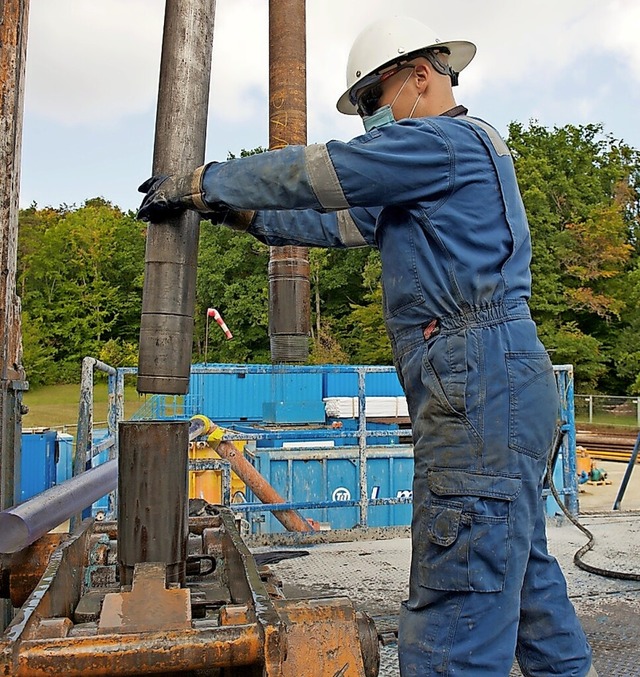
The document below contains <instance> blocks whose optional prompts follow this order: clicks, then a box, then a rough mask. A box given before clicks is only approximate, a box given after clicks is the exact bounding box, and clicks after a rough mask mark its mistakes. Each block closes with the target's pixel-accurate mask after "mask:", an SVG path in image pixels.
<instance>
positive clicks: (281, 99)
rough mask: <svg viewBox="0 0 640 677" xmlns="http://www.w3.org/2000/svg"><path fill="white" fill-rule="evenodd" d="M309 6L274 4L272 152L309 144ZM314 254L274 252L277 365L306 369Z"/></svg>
mask: <svg viewBox="0 0 640 677" xmlns="http://www.w3.org/2000/svg"><path fill="white" fill-rule="evenodd" d="M305 23H306V10H305V0H269V148H270V149H271V150H274V149H276V148H283V147H284V146H288V145H289V144H295V145H305V144H306V143H307V93H306V86H307V73H306V51H307V47H306V35H305ZM310 297H311V292H310V283H309V251H308V249H307V248H306V247H294V246H286V247H271V248H270V250H269V337H270V341H271V361H272V362H273V363H276V364H277V363H294V364H295V363H302V364H303V363H305V362H306V361H307V357H308V356H309V333H310V327H311V320H310V314H311V306H310Z"/></svg>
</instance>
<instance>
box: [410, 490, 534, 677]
mask: <svg viewBox="0 0 640 677" xmlns="http://www.w3.org/2000/svg"><path fill="white" fill-rule="evenodd" d="M460 479H462V478H460ZM493 480H494V481H495V480H497V478H496V477H493ZM498 481H499V480H498ZM420 484H422V483H421V482H420V480H416V482H415V483H414V490H417V493H418V494H420V493H422V492H421V491H420V488H419V486H418V485H420ZM441 500H442V499H441V498H439V497H438V496H437V495H433V493H432V494H431V496H430V497H429V498H427V500H426V503H425V501H424V499H420V498H419V499H418V501H417V502H416V503H414V506H415V507H414V520H413V524H412V529H413V552H412V564H411V576H410V587H409V599H408V600H407V601H406V602H405V603H404V604H403V607H402V609H401V613H400V626H399V633H398V654H399V659H400V674H401V675H402V677H436V676H437V677H454V676H457V675H473V676H474V677H507V675H508V674H509V671H510V670H511V667H512V665H513V660H514V653H515V647H516V636H517V631H518V618H519V598H520V584H521V582H522V578H523V571H524V566H522V567H521V572H520V575H518V572H516V571H515V570H514V569H515V566H516V563H517V560H518V558H517V557H513V555H512V554H510V551H511V545H512V544H511V543H510V542H509V537H508V519H509V507H508V505H506V504H507V503H508V502H507V501H504V500H500V499H486V498H476V497H474V498H471V499H467V498H461V497H460V496H456V497H455V500H449V501H447V500H445V501H444V502H442V503H441ZM456 504H463V505H464V507H463V508H462V510H461V512H460V517H459V519H458V517H457V514H458V507H457V506H456ZM454 537H455V540H453V539H454ZM434 540H436V541H439V543H435V542H434Z"/></svg>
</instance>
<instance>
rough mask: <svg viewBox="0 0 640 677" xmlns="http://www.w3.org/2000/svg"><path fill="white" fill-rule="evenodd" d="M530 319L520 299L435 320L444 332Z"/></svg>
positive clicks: (525, 306)
mask: <svg viewBox="0 0 640 677" xmlns="http://www.w3.org/2000/svg"><path fill="white" fill-rule="evenodd" d="M530 318H531V312H530V311H529V305H528V304H527V302H526V301H525V300H524V299H520V300H518V301H505V302H503V303H496V304H494V305H490V306H486V307H483V308H473V309H470V310H466V311H464V312H462V313H459V314H458V315H448V316H447V315H445V316H444V317H439V318H437V319H438V324H439V326H440V329H441V330H442V331H446V330H452V329H460V328H462V327H488V326H490V325H492V324H498V323H499V322H505V321H507V320H527V319H530Z"/></svg>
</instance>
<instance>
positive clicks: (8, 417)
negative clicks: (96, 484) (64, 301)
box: [0, 0, 29, 632]
mask: <svg viewBox="0 0 640 677" xmlns="http://www.w3.org/2000/svg"><path fill="white" fill-rule="evenodd" d="M28 23H29V0H12V1H11V2H4V1H0V510H1V509H3V508H8V507H9V506H11V505H13V503H14V500H17V498H18V496H19V490H20V455H21V433H22V420H21V418H22V393H23V391H24V390H25V389H26V388H27V383H26V380H25V374H24V369H23V367H22V331H21V326H20V299H19V298H18V296H17V294H16V269H17V252H18V211H19V200H18V197H19V193H20V160H21V154H22V120H23V111H24V82H25V67H26V57H27V29H28ZM11 615H12V612H11V605H10V604H8V603H7V602H5V600H0V632H1V631H2V630H4V628H5V627H6V625H7V624H8V623H9V621H10V620H11Z"/></svg>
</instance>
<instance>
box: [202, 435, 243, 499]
mask: <svg viewBox="0 0 640 677" xmlns="http://www.w3.org/2000/svg"><path fill="white" fill-rule="evenodd" d="M218 430H221V428H218ZM223 434H224V432H223ZM245 444H246V442H245V441H244V440H234V441H233V445H234V446H235V447H236V448H237V449H238V451H239V452H241V453H242V452H243V450H244V445H245ZM216 446H217V445H215V446H212V445H211V444H210V442H202V441H200V442H192V443H191V444H190V445H189V459H190V460H203V459H208V458H216V459H219V458H220V455H219V454H218V453H217V452H216V451H215V447H216ZM246 490H247V487H246V485H245V483H244V482H243V481H242V480H241V479H240V478H239V477H238V476H237V475H236V473H234V472H232V473H231V500H232V501H233V497H234V496H236V494H238V493H242V494H243V495H244V494H245V493H246ZM189 498H201V499H203V500H205V501H207V503H214V504H220V503H222V471H221V470H190V471H189Z"/></svg>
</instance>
